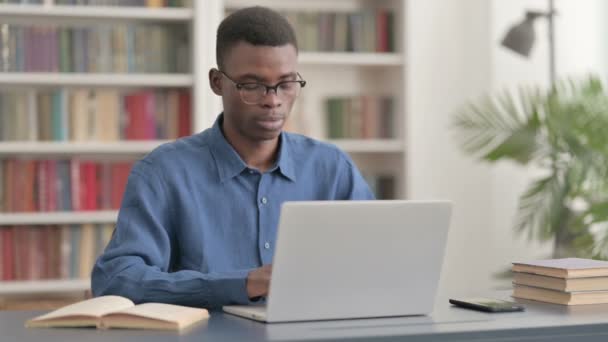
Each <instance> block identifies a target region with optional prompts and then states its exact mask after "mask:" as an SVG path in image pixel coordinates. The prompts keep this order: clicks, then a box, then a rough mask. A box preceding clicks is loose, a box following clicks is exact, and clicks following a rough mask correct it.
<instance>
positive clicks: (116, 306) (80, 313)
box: [25, 296, 209, 331]
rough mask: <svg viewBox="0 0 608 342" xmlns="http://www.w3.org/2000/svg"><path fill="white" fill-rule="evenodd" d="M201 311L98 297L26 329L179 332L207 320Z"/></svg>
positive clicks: (31, 322)
mask: <svg viewBox="0 0 608 342" xmlns="http://www.w3.org/2000/svg"><path fill="white" fill-rule="evenodd" d="M208 317H209V313H208V312H207V310H205V309H198V308H191V307H187V306H180V305H172V304H161V303H145V304H139V305H135V304H134V303H133V302H132V301H130V300H129V299H127V298H124V297H120V296H102V297H97V298H92V299H88V300H85V301H82V302H78V303H74V304H70V305H67V306H64V307H62V308H59V309H57V310H55V311H52V312H49V313H47V314H44V315H42V316H38V317H36V318H33V319H31V320H29V321H27V322H26V323H25V326H26V327H35V328H50V327H97V328H101V329H106V328H131V329H159V330H178V331H179V330H183V329H185V328H187V327H189V326H191V325H193V324H195V323H197V322H199V321H202V320H204V319H207V318H208Z"/></svg>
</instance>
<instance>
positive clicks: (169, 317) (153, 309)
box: [103, 303, 209, 328]
mask: <svg viewBox="0 0 608 342" xmlns="http://www.w3.org/2000/svg"><path fill="white" fill-rule="evenodd" d="M125 315H127V316H129V315H130V316H137V317H143V318H147V319H150V320H153V321H163V322H171V323H175V324H176V325H177V326H178V327H179V328H183V327H185V326H188V325H190V324H192V323H194V322H196V321H199V320H202V319H206V318H208V317H209V312H208V311H207V310H205V309H199V308H191V307H187V306H181V305H173V304H162V303H145V304H139V305H136V306H134V307H130V308H127V309H124V310H121V311H119V312H112V313H111V314H110V315H108V316H106V317H104V319H103V321H104V325H105V326H106V327H112V326H113V325H114V324H112V323H113V320H112V319H111V318H112V316H120V317H124V316H125ZM151 323H152V322H151ZM153 325H154V324H153V323H152V324H150V326H153Z"/></svg>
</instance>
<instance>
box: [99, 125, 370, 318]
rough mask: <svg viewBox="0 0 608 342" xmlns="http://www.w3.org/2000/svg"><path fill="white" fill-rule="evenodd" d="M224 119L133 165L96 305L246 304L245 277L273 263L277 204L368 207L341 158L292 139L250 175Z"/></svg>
mask: <svg viewBox="0 0 608 342" xmlns="http://www.w3.org/2000/svg"><path fill="white" fill-rule="evenodd" d="M222 119H223V115H220V116H219V117H218V119H217V121H216V122H215V124H214V125H213V127H211V128H209V129H207V130H205V131H203V132H201V133H199V134H196V135H193V136H190V137H187V138H183V139H179V140H177V141H175V142H171V143H167V144H164V145H162V146H160V147H158V148H157V149H155V150H154V151H152V152H151V153H150V154H148V155H147V156H146V157H144V158H143V159H142V160H140V161H139V162H137V163H136V164H135V165H134V167H133V169H132V171H131V174H130V175H129V180H128V182H127V187H126V191H125V194H124V198H123V200H122V205H121V208H120V212H119V214H118V222H117V224H116V230H115V232H114V235H113V236H112V239H111V241H110V243H109V245H108V246H107V248H106V250H105V251H104V253H103V254H102V255H101V256H100V257H99V258H98V260H97V262H96V263H95V266H94V268H93V274H92V288H93V294H94V295H95V296H101V295H110V294H113V295H120V296H124V297H127V298H130V299H131V300H133V301H134V302H136V303H141V302H162V303H172V304H181V305H190V306H200V307H208V308H214V307H219V306H221V305H227V304H248V303H250V299H249V298H248V296H247V292H246V279H247V274H248V273H249V272H250V271H251V270H252V269H255V268H257V267H260V266H261V265H264V264H269V263H272V256H273V254H274V247H275V241H276V233H277V224H278V219H279V211H280V208H281V204H282V203H283V202H285V201H301V200H348V199H351V200H364V199H373V195H372V193H371V191H370V189H369V187H368V185H367V184H366V183H365V181H364V180H363V178H362V176H361V174H360V173H359V171H358V170H357V168H356V167H355V165H354V164H353V162H352V161H351V159H350V158H349V157H348V156H347V155H346V154H345V153H343V152H341V151H340V150H338V149H337V148H336V147H335V146H332V145H329V144H325V143H322V142H319V141H316V140H313V139H310V138H307V137H304V136H301V135H297V134H291V133H285V132H283V133H281V136H280V150H279V154H278V158H277V162H276V164H275V165H274V167H272V168H271V169H269V170H268V171H266V172H264V173H260V172H259V171H257V170H255V169H250V168H248V167H247V165H246V164H245V162H243V160H242V159H241V158H240V156H239V155H238V154H237V153H236V151H235V150H234V149H233V148H232V146H231V145H230V144H229V143H228V142H227V141H226V139H225V138H224V135H223V133H222V130H221V123H222Z"/></svg>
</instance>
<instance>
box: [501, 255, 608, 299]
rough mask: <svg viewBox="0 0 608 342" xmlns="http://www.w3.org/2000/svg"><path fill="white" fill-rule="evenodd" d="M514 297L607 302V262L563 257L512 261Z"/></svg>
mask: <svg viewBox="0 0 608 342" xmlns="http://www.w3.org/2000/svg"><path fill="white" fill-rule="evenodd" d="M512 270H513V272H514V273H513V275H514V276H513V297H516V298H522V299H531V300H536V301H541V302H548V303H555V304H563V305H581V304H602V303H608V261H601V260H591V259H579V258H566V259H550V260H537V261H532V262H520V263H513V267H512Z"/></svg>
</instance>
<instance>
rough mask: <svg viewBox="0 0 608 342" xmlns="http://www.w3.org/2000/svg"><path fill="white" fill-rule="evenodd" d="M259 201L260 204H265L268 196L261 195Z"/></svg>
mask: <svg viewBox="0 0 608 342" xmlns="http://www.w3.org/2000/svg"><path fill="white" fill-rule="evenodd" d="M260 202H262V204H266V203H268V198H266V197H262V199H261V200H260Z"/></svg>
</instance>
